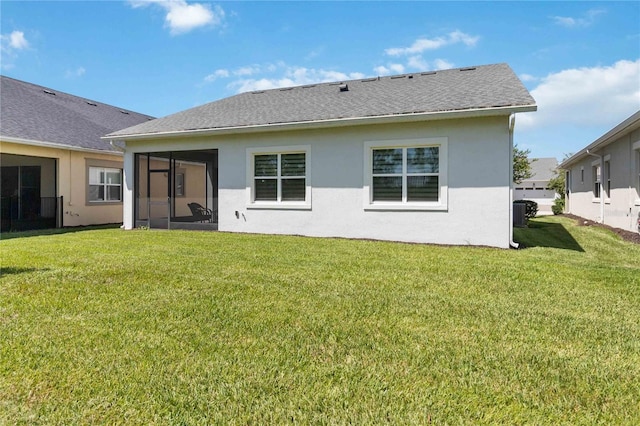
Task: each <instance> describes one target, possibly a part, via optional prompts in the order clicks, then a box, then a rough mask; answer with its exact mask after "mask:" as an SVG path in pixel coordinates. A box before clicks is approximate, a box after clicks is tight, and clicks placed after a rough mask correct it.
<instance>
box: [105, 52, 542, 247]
mask: <svg viewBox="0 0 640 426" xmlns="http://www.w3.org/2000/svg"><path fill="white" fill-rule="evenodd" d="M535 110H536V105H535V101H534V100H533V98H532V97H531V96H530V94H529V92H528V91H527V90H526V89H525V88H524V86H523V85H522V83H521V82H520V80H519V79H518V78H517V77H516V75H515V74H514V73H513V71H512V70H511V68H510V67H509V66H508V65H506V64H497V65H485V66H477V67H468V68H460V69H452V70H443V71H437V72H436V71H433V72H423V73H414V74H406V75H397V76H391V77H377V78H366V79H360V80H352V81H342V82H336V83H323V84H310V85H305V86H299V87H289V88H282V89H273V90H259V91H254V92H248V93H242V94H239V95H236V96H232V97H229V98H226V99H222V100H219V101H216V102H212V103H209V104H206V105H203V106H200V107H197V108H193V109H190V110H187V111H183V112H180V113H177V114H174V115H170V116H168V117H165V118H161V119H157V120H154V121H150V122H148V123H143V124H140V125H138V126H134V127H132V128H129V129H124V130H120V131H117V132H114V133H112V134H110V135H108V136H106V137H105V138H106V139H112V140H113V141H114V143H119V144H123V145H124V146H125V148H126V151H125V162H124V175H125V180H124V227H125V228H126V229H131V228H133V227H136V226H151V227H163V228H172V227H179V226H180V225H181V224H180V221H179V220H175V219H178V218H174V217H173V216H172V215H170V214H169V215H168V214H166V212H168V211H171V210H172V206H174V205H179V204H182V203H183V201H181V200H179V199H176V197H175V196H174V194H173V193H172V192H171V185H167V180H168V181H169V182H170V181H171V180H172V179H173V176H174V175H175V173H176V170H175V169H174V166H173V164H174V163H175V162H183V161H191V162H196V163H197V162H200V163H201V164H202V165H203V166H204V167H205V168H206V170H207V177H206V185H205V188H204V189H205V191H203V193H202V196H203V197H204V198H205V199H206V203H205V207H208V208H210V209H211V210H214V211H218V213H219V214H218V223H217V224H216V225H217V227H218V228H219V229H220V230H222V231H230V232H252V233H271V234H299V235H307V236H322V237H347V238H371V239H379V240H393V241H407V242H420V243H438V244H462V245H466V244H470V245H486V246H496V247H505V248H506V247H509V244H510V241H511V235H512V234H511V233H512V225H511V223H512V221H511V206H512V200H511V176H512V155H511V153H512V147H513V133H512V132H513V123H514V120H511V115H512V114H514V113H518V112H525V111H535ZM161 158H164V159H166V160H169V163H168V164H169V166H170V167H169V168H168V169H166V170H159V169H153V166H152V162H153V161H157V160H158V159H161ZM165 173H166V176H165ZM160 176H161V178H160ZM153 179H155V180H157V183H156V184H155V185H147V184H146V182H151V181H152V180H153ZM157 185H159V187H160V188H169V191H168V192H167V191H166V190H165V193H164V194H162V196H161V197H160V196H158V195H159V194H158V193H154V187H157ZM154 209H155V210H154Z"/></svg>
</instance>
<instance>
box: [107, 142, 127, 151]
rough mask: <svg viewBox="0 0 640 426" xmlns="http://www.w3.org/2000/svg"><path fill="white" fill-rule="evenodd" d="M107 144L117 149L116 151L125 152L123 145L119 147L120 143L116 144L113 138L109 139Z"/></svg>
mask: <svg viewBox="0 0 640 426" xmlns="http://www.w3.org/2000/svg"><path fill="white" fill-rule="evenodd" d="M109 145H111V148H113V149H115V150H117V151H120V152H125V151H126V150H125V149H124V148H123V147H121V146H120V145H116V144H115V143H114V142H113V140H109Z"/></svg>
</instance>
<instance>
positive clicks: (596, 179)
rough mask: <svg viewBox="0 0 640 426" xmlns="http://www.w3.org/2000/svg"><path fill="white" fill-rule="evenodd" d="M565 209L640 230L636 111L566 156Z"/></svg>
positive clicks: (639, 134)
mask: <svg viewBox="0 0 640 426" xmlns="http://www.w3.org/2000/svg"><path fill="white" fill-rule="evenodd" d="M560 168H562V169H564V170H565V173H566V174H565V178H566V197H565V211H566V212H567V213H571V214H574V215H576V216H580V217H583V218H585V219H590V220H593V221H596V222H599V223H604V224H606V225H609V226H612V227H615V228H620V229H624V230H627V231H638V232H640V229H639V227H640V223H639V221H640V111H637V112H636V113H635V114H633V115H631V116H630V117H629V118H627V119H626V120H624V121H623V122H622V123H620V124H618V125H617V126H616V127H614V128H613V129H611V130H609V131H608V132H607V133H605V134H604V135H602V136H600V137H599V138H598V139H596V140H595V141H594V142H592V143H591V144H590V145H588V146H587V147H586V148H584V149H581V150H580V151H578V152H577V153H576V154H574V155H573V156H571V157H570V158H568V159H566V160H565V161H564V162H563V163H562V164H560Z"/></svg>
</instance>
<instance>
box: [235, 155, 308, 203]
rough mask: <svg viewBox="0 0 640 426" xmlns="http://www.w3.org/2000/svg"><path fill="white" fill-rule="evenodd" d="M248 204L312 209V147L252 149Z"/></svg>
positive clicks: (249, 156)
mask: <svg viewBox="0 0 640 426" xmlns="http://www.w3.org/2000/svg"><path fill="white" fill-rule="evenodd" d="M247 152H248V167H247V169H248V170H249V172H250V176H249V182H248V186H249V188H250V197H249V207H251V206H253V207H267V208H268V207H276V208H277V207H284V208H296V207H297V208H310V207H311V204H310V201H311V200H310V198H311V192H310V191H311V188H310V185H309V148H308V147H306V146H305V147H282V148H270V149H261V148H260V149H257V148H253V149H249V150H247Z"/></svg>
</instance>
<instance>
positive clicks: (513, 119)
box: [509, 114, 520, 249]
mask: <svg viewBox="0 0 640 426" xmlns="http://www.w3.org/2000/svg"><path fill="white" fill-rule="evenodd" d="M515 126H516V116H515V114H511V116H510V117H509V247H511V248H514V249H517V248H519V247H520V244H518V243H516V242H515V241H513V129H514V128H515Z"/></svg>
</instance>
